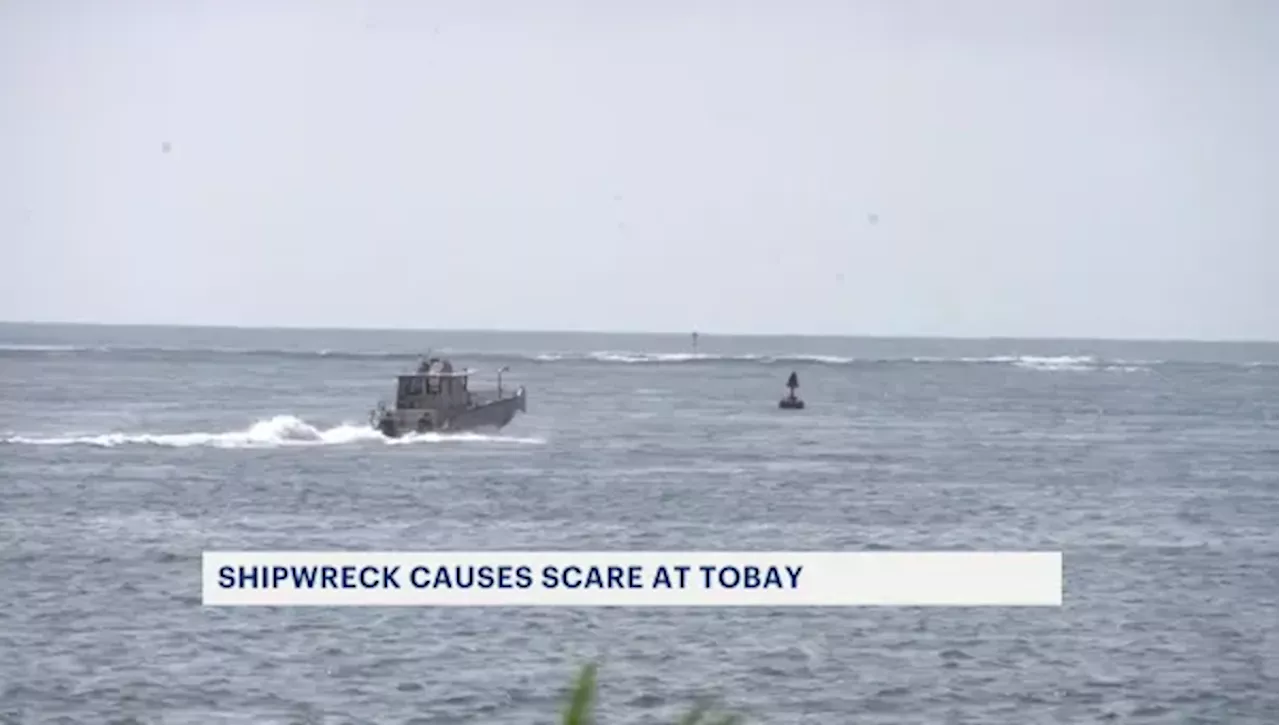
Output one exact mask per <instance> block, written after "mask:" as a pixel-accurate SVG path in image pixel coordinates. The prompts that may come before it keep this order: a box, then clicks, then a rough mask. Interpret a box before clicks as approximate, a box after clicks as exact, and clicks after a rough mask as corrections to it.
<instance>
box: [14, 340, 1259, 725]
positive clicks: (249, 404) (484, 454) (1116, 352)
mask: <svg viewBox="0 0 1280 725" xmlns="http://www.w3.org/2000/svg"><path fill="white" fill-rule="evenodd" d="M690 342H691V341H690V339H689V338H687V337H684V336H668V337H661V336H609V335H564V334H561V335H550V334H496V333H459V332H441V333H406V332H350V331H244V330H211V329H175V328H150V329H148V328H106V327H101V328H98V327H71V326H24V325H0V582H3V585H2V586H0V653H3V655H4V656H2V657H0V721H3V722H6V723H9V722H12V723H38V722H75V723H103V722H117V721H119V722H139V723H193V724H195V723H200V724H203V723H220V722H226V723H312V722H320V723H347V722H356V723H364V722H370V723H372V722H377V723H467V722H470V723H522V724H523V723H540V722H553V721H554V720H555V718H556V716H557V713H558V710H559V706H560V698H561V696H562V693H563V691H564V689H565V688H566V686H567V685H568V683H569V681H570V679H571V678H572V677H573V675H574V674H575V671H576V669H577V668H578V667H579V666H580V665H582V664H583V663H585V662H587V661H589V660H598V661H599V662H601V673H600V679H601V690H600V697H601V713H602V716H603V719H602V721H603V722H606V723H612V722H617V723H656V722H673V721H674V719H675V717H676V714H677V713H678V711H679V710H681V709H683V707H684V706H686V705H688V704H689V703H691V702H692V701H694V700H695V699H697V698H700V697H703V696H712V697H715V698H717V699H719V700H720V701H722V702H724V703H726V704H727V705H730V706H732V707H734V708H735V709H736V710H738V711H740V712H744V713H746V714H748V715H749V716H750V717H751V719H752V721H753V722H768V723H798V722H809V723H879V722H885V723H888V722H893V723H898V722H910V723H917V722H923V723H935V722H947V723H951V722H955V723H1019V724H1021V723H1039V722H1054V723H1056V722H1069V723H1077V722H1124V723H1129V722H1134V723H1187V722H1207V723H1208V722H1212V723H1254V722H1257V723H1263V722H1265V723H1274V722H1276V720H1277V636H1276V628H1277V546H1278V542H1277V467H1278V461H1277V423H1276V420H1277V394H1278V391H1277V367H1276V357H1277V355H1276V353H1277V348H1276V345H1274V344H1270V345H1267V344H1261V345H1248V344H1191V343H1125V342H1047V341H1021V340H991V341H968V342H965V341H945V340H868V339H837V338H831V339H813V338H794V339H787V338H719V337H715V336H703V337H702V339H701V340H700V341H699V348H698V354H699V356H697V357H695V356H693V355H691V354H690V353H691V345H690ZM427 347H432V348H434V349H435V351H436V352H447V353H448V354H449V355H451V356H452V357H453V358H454V359H455V361H457V362H459V363H461V364H465V365H467V366H470V367H473V368H477V369H478V370H480V371H481V378H482V379H484V378H490V377H491V376H490V375H489V371H492V370H494V369H496V368H497V367H499V366H501V365H509V366H511V368H512V370H511V372H509V373H507V378H506V379H507V380H508V381H510V384H511V385H517V384H522V385H525V386H526V387H527V388H528V390H529V395H530V401H529V411H528V414H527V415H522V416H520V417H519V418H517V419H516V421H515V423H514V424H513V425H512V426H510V427H508V428H507V429H505V430H504V431H502V432H501V434H500V435H492V436H472V437H469V438H466V439H439V438H435V439H428V440H422V441H418V442H414V443H410V444H400V445H393V444H390V443H389V442H387V441H385V440H382V439H380V438H378V437H377V436H375V435H372V434H370V432H369V431H368V430H365V429H362V428H361V425H362V424H363V423H364V421H365V417H366V414H367V411H368V410H369V408H370V407H371V406H372V405H373V404H374V403H375V402H377V400H378V399H379V398H386V397H388V396H389V395H390V394H391V392H392V385H391V381H392V376H393V375H395V374H396V373H398V372H401V371H403V369H405V368H406V367H408V366H411V365H412V364H413V363H414V361H415V359H416V357H415V355H416V353H417V352H420V351H422V350H423V349H425V348H427ZM792 370H795V371H796V372H797V373H798V374H799V377H800V382H801V389H800V391H799V392H800V394H801V396H802V397H804V398H806V400H807V402H808V403H809V409H808V410H806V411H803V412H787V411H779V410H778V409H777V408H776V400H777V398H778V397H780V396H781V395H782V393H783V392H784V391H783V389H782V383H783V381H785V379H786V376H787V374H788V373H789V372H790V371H792ZM272 548H284V549H295V550H296V549H376V550H431V549H455V550H457V549H462V550H477V549H521V548H528V549H565V550H572V549H579V550H610V549H713V550H714V549H760V550H779V549H785V550H846V551H859V550H885V549H895V550H939V549H942V550H947V549H1018V550H1028V549H1030V550H1061V551H1063V552H1064V556H1065V560H1064V567H1065V585H1064V586H1065V600H1064V601H1065V603H1064V606H1063V607H1062V608H1060V609H1053V608H1037V609H986V608H975V609H927V608H865V609H778V610H733V609H723V610H629V609H486V610H482V609H438V610H437V609H429V608H350V609H341V608H333V609H326V608H297V609H284V608H280V609H274V608H273V609H255V608H244V609H240V608H229V609H212V608H204V607H202V606H201V603H200V553H201V551H203V550H205V549H272Z"/></svg>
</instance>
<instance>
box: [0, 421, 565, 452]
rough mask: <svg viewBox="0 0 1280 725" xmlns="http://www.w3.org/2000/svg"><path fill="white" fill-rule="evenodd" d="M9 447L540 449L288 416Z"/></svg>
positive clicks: (504, 439) (478, 437) (503, 439)
mask: <svg viewBox="0 0 1280 725" xmlns="http://www.w3.org/2000/svg"><path fill="white" fill-rule="evenodd" d="M0 442H3V443H8V444H20V445H34V446H76V445H80V446H96V447H99V448H115V447H117V446H125V445H150V446H163V447H168V448H191V447H201V446H203V447H208V448H282V447H290V446H333V445H344V444H354V443H365V442H379V443H384V444H387V445H409V444H414V443H454V442H460V443H523V444H534V445H538V444H542V443H545V442H546V441H544V440H542V439H541V438H519V437H513V436H501V435H484V434H480V433H415V434H412V435H407V436H404V437H402V438H388V437H386V436H384V435H382V433H380V432H378V431H377V430H374V429H373V428H371V427H369V426H368V425H352V424H343V425H339V426H335V427H333V428H317V427H315V426H313V425H311V424H310V423H307V422H305V421H303V420H301V419H300V418H297V417H295V416H292V415H277V416H275V417H274V418H270V419H267V420H260V421H258V422H256V423H254V424H253V425H251V426H249V427H248V428H246V429H244V430H237V431H227V432H223V433H103V434H99V435H77V436H61V437H50V438H38V437H28V436H9V437H6V438H0Z"/></svg>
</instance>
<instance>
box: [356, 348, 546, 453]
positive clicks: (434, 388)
mask: <svg viewBox="0 0 1280 725" xmlns="http://www.w3.org/2000/svg"><path fill="white" fill-rule="evenodd" d="M505 371H506V368H505V367H504V368H502V369H501V370H499V371H498V389H497V391H496V392H494V393H479V392H474V391H472V390H469V389H468V388H467V382H468V379H469V378H470V377H471V371H469V370H463V371H455V370H454V369H453V364H452V363H451V362H449V361H448V360H445V359H441V358H431V359H429V360H424V361H423V362H422V363H421V364H420V365H419V366H418V369H417V371H416V372H414V373H412V374H409V375H400V376H398V378H397V380H398V385H397V387H396V402H395V407H387V405H386V403H379V404H378V407H377V408H375V409H374V410H373V411H372V412H371V413H370V414H369V422H370V423H371V424H372V425H373V427H374V428H376V429H378V430H379V431H381V432H382V434H383V435H385V436H388V437H391V438H398V437H400V436H403V435H408V434H411V433H429V432H433V431H434V432H457V431H469V430H477V429H484V428H495V429H501V428H503V427H504V426H506V425H507V424H508V423H510V422H511V420H512V419H513V418H515V417H516V413H523V412H525V392H524V386H520V387H518V388H516V390H515V392H514V393H512V394H510V395H504V394H503V390H502V373H503V372H505Z"/></svg>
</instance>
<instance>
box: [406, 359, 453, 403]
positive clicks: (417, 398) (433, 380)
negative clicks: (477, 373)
mask: <svg viewBox="0 0 1280 725" xmlns="http://www.w3.org/2000/svg"><path fill="white" fill-rule="evenodd" d="M469 376H470V373H469V372H467V371H465V370H463V371H461V372H454V370H453V365H452V364H451V363H450V362H449V361H448V360H440V359H437V358H432V359H430V360H426V361H424V362H423V363H422V364H421V365H419V366H418V371H417V372H416V373H414V374H412V375H400V376H399V377H398V380H399V385H398V386H397V388H396V408H399V409H401V410H404V409H423V408H456V407H466V406H468V405H469V404H470V402H471V393H470V392H469V391H468V390H467V378H468V377H469Z"/></svg>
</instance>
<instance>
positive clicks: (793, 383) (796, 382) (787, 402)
mask: <svg viewBox="0 0 1280 725" xmlns="http://www.w3.org/2000/svg"><path fill="white" fill-rule="evenodd" d="M798 387H800V379H799V378H797V377H796V374H795V371H794V370H793V371H792V372H791V377H789V378H787V389H788V390H789V391H790V392H788V393H787V397H785V398H783V399H782V400H779V401H778V407H779V408H784V409H788V410H803V409H804V401H803V400H801V399H799V398H797V397H796V388H798Z"/></svg>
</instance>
